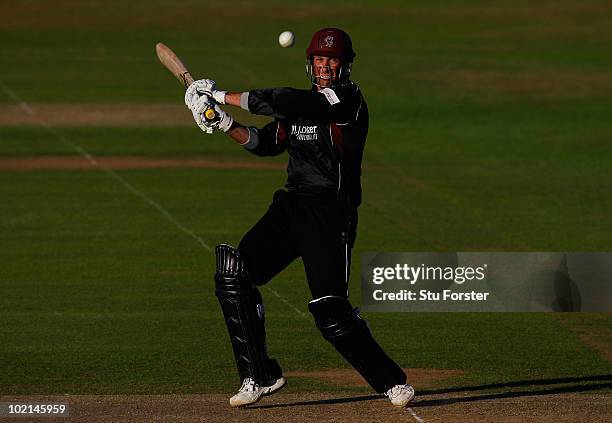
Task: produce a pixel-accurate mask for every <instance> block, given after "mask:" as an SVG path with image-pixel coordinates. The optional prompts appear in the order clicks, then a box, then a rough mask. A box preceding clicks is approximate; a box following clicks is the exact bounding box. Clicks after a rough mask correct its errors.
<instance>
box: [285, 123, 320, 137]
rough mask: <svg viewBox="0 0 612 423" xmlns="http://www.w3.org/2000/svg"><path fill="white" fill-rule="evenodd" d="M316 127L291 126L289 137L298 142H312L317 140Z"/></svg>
mask: <svg viewBox="0 0 612 423" xmlns="http://www.w3.org/2000/svg"><path fill="white" fill-rule="evenodd" d="M317 128H318V126H317V125H291V135H293V136H295V139H297V140H298V141H314V140H317V139H318V134H317Z"/></svg>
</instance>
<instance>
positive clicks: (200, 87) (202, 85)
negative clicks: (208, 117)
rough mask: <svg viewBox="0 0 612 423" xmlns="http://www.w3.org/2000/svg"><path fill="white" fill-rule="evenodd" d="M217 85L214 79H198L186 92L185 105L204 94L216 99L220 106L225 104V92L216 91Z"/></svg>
mask: <svg viewBox="0 0 612 423" xmlns="http://www.w3.org/2000/svg"><path fill="white" fill-rule="evenodd" d="M216 85H217V83H216V82H215V81H213V80H212V79H198V80H197V81H194V82H193V84H191V85H190V86H189V88H187V91H186V92H185V104H187V102H188V101H191V102H193V101H194V100H193V97H194V96H201V95H202V94H206V95H207V96H209V97H212V98H214V99H215V101H216V102H217V103H219V104H225V91H219V90H216V89H215V87H216Z"/></svg>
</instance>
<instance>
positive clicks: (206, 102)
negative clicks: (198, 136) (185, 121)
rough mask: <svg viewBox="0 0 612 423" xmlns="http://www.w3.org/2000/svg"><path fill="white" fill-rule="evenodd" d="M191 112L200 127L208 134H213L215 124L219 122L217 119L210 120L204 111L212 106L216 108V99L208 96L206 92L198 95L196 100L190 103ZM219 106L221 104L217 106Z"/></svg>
mask: <svg viewBox="0 0 612 423" xmlns="http://www.w3.org/2000/svg"><path fill="white" fill-rule="evenodd" d="M190 100H191V98H190ZM185 103H187V97H186V96H185ZM188 106H189V109H190V110H191V113H192V114H193V119H194V120H195V123H196V124H197V125H198V126H199V127H200V129H201V130H202V131H204V132H205V133H207V134H212V133H213V130H214V129H215V124H216V123H217V122H216V121H215V120H208V119H206V116H204V113H205V112H206V110H208V109H210V108H214V107H215V106H216V105H215V103H214V100H213V99H211V98H210V97H208V96H207V95H206V94H203V95H202V96H200V97H198V98H197V99H196V100H195V101H193V102H192V103H191V105H188ZM216 107H219V106H216Z"/></svg>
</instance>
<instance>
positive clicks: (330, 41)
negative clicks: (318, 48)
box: [322, 35, 334, 47]
mask: <svg viewBox="0 0 612 423" xmlns="http://www.w3.org/2000/svg"><path fill="white" fill-rule="evenodd" d="M322 44H323V47H333V46H334V36H333V35H328V36H327V37H325V38H323V43H322Z"/></svg>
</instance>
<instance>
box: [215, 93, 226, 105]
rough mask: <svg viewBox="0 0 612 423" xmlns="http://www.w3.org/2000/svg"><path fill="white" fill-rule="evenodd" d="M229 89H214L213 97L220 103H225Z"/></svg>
mask: <svg viewBox="0 0 612 423" xmlns="http://www.w3.org/2000/svg"><path fill="white" fill-rule="evenodd" d="M226 92H227V91H213V92H212V97H213V98H214V99H215V101H216V102H217V103H219V104H225V93H226Z"/></svg>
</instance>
